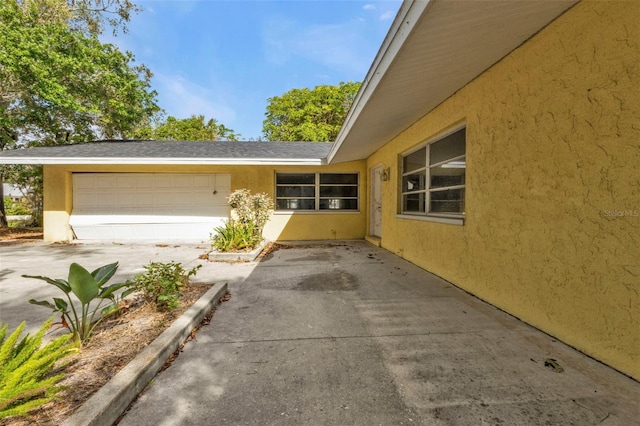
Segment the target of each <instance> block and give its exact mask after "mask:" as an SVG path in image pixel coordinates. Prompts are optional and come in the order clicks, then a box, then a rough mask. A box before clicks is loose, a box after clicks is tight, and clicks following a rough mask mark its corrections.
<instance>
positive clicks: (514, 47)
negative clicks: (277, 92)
mask: <svg viewBox="0 0 640 426" xmlns="http://www.w3.org/2000/svg"><path fill="white" fill-rule="evenodd" d="M638 22H640V2H628V1H590V0H583V1H579V2H578V1H574V0H557V1H529V0H522V1H482V0H478V1H451V0H429V1H425V0H417V1H410V0H409V1H405V2H404V3H403V4H402V6H401V8H400V10H399V12H398V15H397V17H396V19H395V21H394V22H393V24H392V26H391V29H390V31H389V34H388V35H387V37H386V39H385V40H384V42H383V44H382V46H381V48H380V51H379V53H378V55H377V56H376V58H375V60H374V62H373V64H372V66H371V68H370V70H369V72H368V74H367V76H366V78H365V79H364V81H363V85H362V88H361V90H360V92H359V94H358V96H357V98H356V100H355V102H354V104H353V106H352V108H351V110H350V112H349V114H348V116H347V118H346V121H345V123H344V125H343V127H342V129H341V131H340V134H339V136H338V138H337V140H336V141H335V143H333V144H324V143H318V144H313V143H312V144H308V143H277V142H265V143H262V142H260V143H259V142H250V143H231V142H227V143H222V142H214V143H202V144H199V143H193V142H189V143H187V142H148V141H147V142H145V141H137V142H103V143H98V144H94V143H92V144H84V145H74V146H67V147H56V148H37V149H28V150H18V151H13V152H5V153H2V154H1V155H0V162H3V163H38V164H44V184H45V194H44V196H45V205H44V209H45V217H44V221H45V238H46V239H48V240H64V239H69V238H72V237H73V234H74V233H75V235H76V237H79V238H80V237H82V235H83V233H84V232H88V233H87V234H86V236H87V237H90V238H99V237H108V238H112V237H115V236H120V235H124V234H118V233H117V232H124V233H125V234H126V233H127V232H128V233H129V234H130V235H136V236H140V237H144V236H147V235H149V236H151V235H162V232H165V231H158V232H160V234H153V233H154V232H156V230H153V229H152V228H153V226H152V225H153V224H151V223H150V222H151V219H150V218H155V217H157V216H162V217H163V222H161V224H162V223H164V224H169V225H168V228H171V227H173V226H174V222H180V224H181V225H180V228H178V229H180V234H179V235H175V236H176V237H178V236H182V235H187V232H190V231H187V230H186V229H187V228H188V226H187V225H184V224H185V223H187V224H188V223H196V222H198V221H199V220H200V219H201V218H202V217H205V216H207V215H209V216H211V217H212V218H213V219H211V218H208V219H204V221H205V222H206V221H213V222H215V221H216V220H219V218H221V217H225V216H226V214H227V212H226V210H225V206H224V197H223V195H224V194H226V193H228V191H230V190H233V189H236V188H245V187H246V188H249V189H251V190H252V191H258V192H267V193H269V194H271V195H272V196H273V197H274V198H275V200H276V211H275V213H274V215H273V218H272V220H271V222H270V223H269V225H268V226H267V229H266V233H267V236H268V238H271V239H280V240H289V239H334V238H335V239H343V238H366V239H368V240H369V241H371V242H373V243H375V244H379V245H380V246H382V247H383V248H385V249H387V250H390V251H392V252H393V253H396V254H397V255H399V256H401V257H403V258H405V259H407V260H409V261H411V262H413V263H415V264H416V265H419V266H420V267H422V268H424V269H426V270H428V271H430V272H432V273H434V274H437V275H439V276H441V277H443V278H444V279H446V280H448V281H450V282H452V283H453V284H455V285H457V286H458V287H461V288H462V289H464V290H466V291H468V292H470V293H472V294H474V295H476V296H478V297H479V298H481V299H484V300H486V301H488V302H489V303H491V304H493V305H495V306H497V307H499V308H500V309H503V310H504V311H506V312H508V313H510V314H512V315H514V316H516V317H518V318H520V319H522V320H523V321H525V322H527V323H529V324H532V325H534V326H535V327H538V328H540V329H541V330H544V331H545V332H547V333H549V334H550V335H552V336H554V337H556V338H558V339H560V340H562V341H564V342H566V343H567V344H569V345H571V346H574V347H575V348H577V349H579V350H581V351H582V352H584V353H586V354H588V355H590V356H592V357H594V358H596V359H598V360H601V361H602V362H604V363H606V364H608V365H610V366H612V367H614V368H616V369H618V370H619V371H621V372H623V373H625V374H627V375H629V376H631V377H634V378H635V379H640V90H638V87H639V86H640V25H638ZM165 195H166V197H165ZM206 200H208V201H206ZM205 201H206V202H205ZM212 212H213V213H212ZM176 218H179V219H176ZM216 218H217V219H216ZM182 219H188V220H187V221H186V222H184V221H183V220H182ZM153 220H156V219H153ZM113 222H117V223H116V224H115V225H118V226H120V225H122V226H123V228H122V229H120V230H118V229H117V228H118V226H113V227H112V228H113V229H114V230H106V229H107V228H109V226H106V228H105V231H104V234H102V233H99V232H103V231H95V233H94V234H91V231H90V229H99V227H98V225H109V224H111V225H114V223H113ZM183 222H184V223H183ZM213 222H211V223H213ZM211 223H207V225H206V227H205V230H206V229H208V228H209V227H210V225H211ZM87 225H88V226H87ZM183 225H184V227H183ZM83 226H84V227H85V228H87V229H85V230H83ZM150 226H151V227H150ZM125 227H126V229H128V231H127V230H124V231H123V229H125ZM149 227H150V228H149ZM143 228H144V230H142V229H143ZM160 228H162V227H160ZM138 231H140V232H139V233H138V234H136V232H138ZM111 232H113V233H111Z"/></svg>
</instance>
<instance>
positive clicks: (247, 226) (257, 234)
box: [211, 189, 273, 252]
mask: <svg viewBox="0 0 640 426" xmlns="http://www.w3.org/2000/svg"><path fill="white" fill-rule="evenodd" d="M227 201H228V202H229V206H231V209H232V211H231V219H229V220H228V221H227V222H226V223H225V224H224V226H218V227H216V228H215V229H214V233H212V234H211V246H212V247H213V248H215V249H216V250H218V251H222V252H226V251H242V250H245V249H253V248H255V247H257V246H258V244H260V242H261V241H262V228H264V225H265V224H266V223H267V221H268V220H269V216H270V214H271V211H272V210H273V200H272V199H271V197H269V195H267V194H265V193H259V194H254V195H251V191H249V190H248V189H238V190H236V191H233V192H232V193H231V194H230V195H229V197H228V198H227Z"/></svg>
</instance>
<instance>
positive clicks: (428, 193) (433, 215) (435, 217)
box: [398, 124, 467, 224]
mask: <svg viewBox="0 0 640 426" xmlns="http://www.w3.org/2000/svg"><path fill="white" fill-rule="evenodd" d="M463 130H464V132H465V135H464V153H463V154H462V155H453V156H451V157H447V158H446V159H444V160H441V161H439V162H437V163H434V164H430V162H431V161H430V160H431V150H432V147H433V145H434V144H436V143H437V142H440V141H443V140H444V139H446V138H447V137H449V136H451V135H453V134H455V133H457V132H460V131H463ZM466 132H467V126H466V124H463V125H460V126H456V127H455V128H453V129H451V130H450V131H447V132H446V133H442V134H440V135H438V136H437V137H434V138H432V139H430V140H429V141H427V142H425V143H423V144H420V145H419V146H417V147H415V148H413V149H411V150H410V151H406V152H404V153H402V154H401V155H400V158H399V164H400V182H399V186H400V188H399V189H400V191H399V193H400V196H399V208H398V211H399V214H398V216H399V217H401V218H410V219H422V220H429V221H435V222H442V223H451V224H463V223H464V218H465V210H466V202H465V201H466V200H465V199H466V186H467V185H466V174H467V173H466V154H467V149H466V148H467V146H466V145H467V137H466V136H467V135H466ZM421 150H424V151H425V153H424V164H422V162H420V164H418V166H419V167H417V168H413V169H410V170H409V171H405V165H406V163H405V160H406V159H407V158H408V157H409V156H410V155H413V154H415V153H417V152H419V151H421ZM460 160H464V162H465V166H464V169H465V172H464V175H463V176H464V178H463V183H462V184H452V185H442V186H438V185H434V184H433V182H432V177H433V176H437V175H434V174H433V172H432V170H434V169H436V168H438V167H441V166H442V165H444V164H450V163H452V162H454V161H460ZM410 176H411V177H414V179H415V177H416V176H417V177H419V178H420V182H419V185H418V189H415V190H413V189H411V190H409V189H406V188H405V182H407V186H408V182H410V181H409V177H410ZM452 190H462V197H461V198H460V200H458V201H459V202H460V203H462V206H461V207H462V212H460V213H456V212H434V211H432V202H431V201H432V199H431V198H432V194H433V193H435V192H440V193H443V192H445V191H452ZM408 195H414V196H415V195H418V197H419V198H418V202H419V203H421V204H422V205H423V208H424V211H422V210H420V207H419V208H418V210H417V211H416V210H406V209H405V207H406V202H407V200H408V199H407V198H406V197H407V196H408Z"/></svg>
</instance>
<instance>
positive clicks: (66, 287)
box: [22, 275, 71, 294]
mask: <svg viewBox="0 0 640 426" xmlns="http://www.w3.org/2000/svg"><path fill="white" fill-rule="evenodd" d="M22 277H23V278H35V279H37V280H42V281H46V282H48V283H49V284H52V285H54V286H56V287H58V288H59V289H60V290H62V291H64V292H65V293H66V294H69V292H70V291H71V286H69V283H68V282H67V281H65V280H62V279H59V278H58V279H53V278H49V277H43V276H35V275H23V276H22Z"/></svg>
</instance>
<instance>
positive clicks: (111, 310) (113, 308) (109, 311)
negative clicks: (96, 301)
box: [100, 303, 120, 318]
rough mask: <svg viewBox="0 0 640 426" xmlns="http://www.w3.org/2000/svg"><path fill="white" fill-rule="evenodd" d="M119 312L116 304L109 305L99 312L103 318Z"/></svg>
mask: <svg viewBox="0 0 640 426" xmlns="http://www.w3.org/2000/svg"><path fill="white" fill-rule="evenodd" d="M119 310H120V308H119V307H118V304H117V303H112V304H111V305H109V306H105V307H104V308H102V311H100V314H101V315H102V317H103V318H106V317H108V316H109V315H113V314H115V313H116V312H118V311H119Z"/></svg>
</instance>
